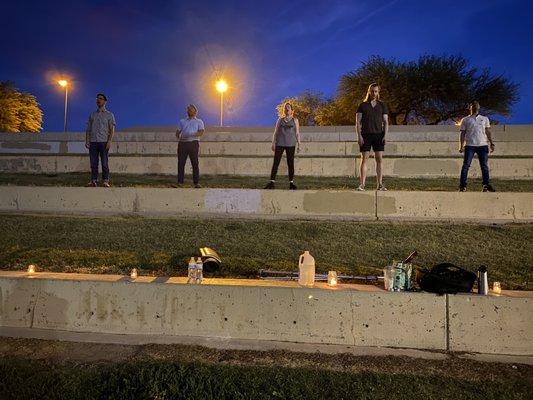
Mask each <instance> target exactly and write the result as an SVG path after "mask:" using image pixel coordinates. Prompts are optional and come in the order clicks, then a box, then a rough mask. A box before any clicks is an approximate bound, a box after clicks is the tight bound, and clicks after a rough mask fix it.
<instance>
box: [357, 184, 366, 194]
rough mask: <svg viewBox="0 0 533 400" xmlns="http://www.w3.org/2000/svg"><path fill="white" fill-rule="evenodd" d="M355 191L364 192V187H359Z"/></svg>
mask: <svg viewBox="0 0 533 400" xmlns="http://www.w3.org/2000/svg"><path fill="white" fill-rule="evenodd" d="M356 190H358V191H360V192H364V191H365V185H359V186H358V187H357V189H356Z"/></svg>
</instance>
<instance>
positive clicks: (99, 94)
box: [96, 93, 107, 101]
mask: <svg viewBox="0 0 533 400" xmlns="http://www.w3.org/2000/svg"><path fill="white" fill-rule="evenodd" d="M98 96H102V97H103V98H104V100H105V101H107V97H106V95H105V94H103V93H98V94H97V95H96V97H98Z"/></svg>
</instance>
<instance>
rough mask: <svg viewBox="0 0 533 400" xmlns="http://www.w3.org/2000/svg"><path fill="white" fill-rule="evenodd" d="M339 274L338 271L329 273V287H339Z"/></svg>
mask: <svg viewBox="0 0 533 400" xmlns="http://www.w3.org/2000/svg"><path fill="white" fill-rule="evenodd" d="M337 281H338V278H337V272H336V271H329V272H328V285H329V286H337Z"/></svg>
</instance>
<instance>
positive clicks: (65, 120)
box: [63, 85, 68, 132]
mask: <svg viewBox="0 0 533 400" xmlns="http://www.w3.org/2000/svg"><path fill="white" fill-rule="evenodd" d="M67 104H68V85H67V86H65V116H64V121H63V132H66V131H67Z"/></svg>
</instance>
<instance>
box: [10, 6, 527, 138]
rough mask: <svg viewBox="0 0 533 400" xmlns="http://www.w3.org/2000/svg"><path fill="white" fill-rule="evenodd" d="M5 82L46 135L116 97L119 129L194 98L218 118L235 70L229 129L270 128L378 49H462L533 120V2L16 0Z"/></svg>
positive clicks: (517, 116) (412, 52)
mask: <svg viewBox="0 0 533 400" xmlns="http://www.w3.org/2000/svg"><path fill="white" fill-rule="evenodd" d="M2 9H3V14H4V18H3V27H2V31H3V35H2V39H1V41H0V51H1V52H0V54H2V58H1V60H0V80H11V81H13V82H14V83H15V84H16V86H17V87H19V88H20V89H21V90H25V91H29V92H31V93H33V94H35V95H36V96H37V98H38V100H39V102H40V103H41V106H42V108H43V110H44V113H45V115H44V128H45V130H47V131H54V130H62V126H63V97H62V92H61V90H60V89H59V88H58V86H57V84H55V80H56V78H57V77H58V76H60V75H61V76H69V77H70V78H71V79H72V81H73V87H72V90H71V92H70V96H69V100H70V101H69V107H70V110H69V127H70V129H71V130H76V131H79V130H83V129H84V124H85V120H86V118H87V115H88V114H89V112H90V111H91V110H92V109H94V107H95V106H94V98H95V95H96V93H98V92H104V93H105V94H106V95H107V96H108V98H109V103H108V108H109V109H110V110H111V111H113V112H114V113H115V116H116V119H117V124H118V127H119V129H120V128H124V127H130V126H139V125H175V124H176V123H177V121H178V120H179V118H181V117H182V115H183V114H184V109H185V106H186V105H187V104H188V103H190V102H194V103H196V104H197V105H198V107H199V109H200V114H201V117H202V118H203V119H204V120H205V122H206V124H208V125H216V124H217V123H218V112H219V108H218V107H219V98H218V95H217V93H216V92H215V91H214V88H213V81H214V79H215V78H216V77H217V76H218V75H220V74H223V75H224V76H226V77H227V79H228V81H229V83H230V85H231V87H230V90H229V92H228V94H227V103H226V111H227V114H226V122H227V124H228V125H233V126H235V125H271V124H273V122H274V120H275V110H274V107H275V105H276V104H277V103H278V102H279V101H280V100H281V99H282V98H283V97H285V96H291V95H296V94H299V93H301V92H302V91H304V90H306V89H312V90H316V91H321V92H323V93H324V94H326V95H327V96H332V95H333V94H334V93H335V90H336V86H337V83H338V79H339V77H340V76H341V75H342V74H344V73H346V72H349V71H351V70H354V69H356V68H357V67H358V66H360V64H361V62H362V61H365V60H366V59H367V58H368V57H369V56H371V55H380V56H383V57H386V58H396V59H398V60H412V59H416V58H418V57H419V56H420V55H422V54H438V55H450V54H460V55H462V56H464V57H466V58H467V59H469V60H470V62H471V65H472V66H475V67H478V68H485V67H488V68H490V69H491V71H492V72H493V73H497V74H503V75H504V76H506V77H508V78H510V79H512V80H513V81H515V82H517V83H519V84H520V94H521V98H520V102H519V103H518V104H517V105H516V106H515V108H514V112H513V115H512V116H511V117H510V118H509V119H506V120H505V119H504V120H502V122H508V123H533V111H532V107H531V104H532V103H533V94H532V93H533V72H532V71H533V68H532V67H531V66H532V65H533V53H532V51H531V50H530V48H531V47H532V44H531V43H532V42H533V27H532V26H533V23H532V21H533V7H532V6H531V5H530V2H528V1H513V0H510V1H495V0H493V1H491V0H487V1H478V0H472V1H468V2H459V1H447V0H444V1H420V0H392V1H381V0H374V1H366V0H365V1H352V2H350V1H335V0H331V1H297V0H295V1H287V2H281V1H255V2H254V1H202V0H196V1H195V2H182V1H157V0H156V1H150V2H148V1H135V0H131V1H122V0H121V1H48V2H42V1H18V2H15V1H11V2H8V3H4V4H3V5H2Z"/></svg>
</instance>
